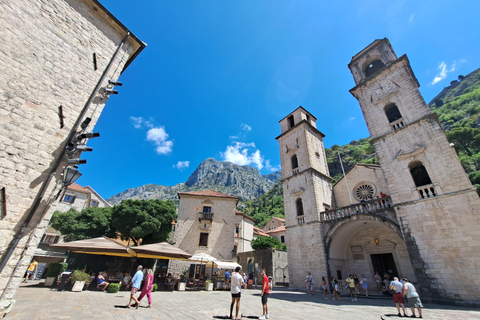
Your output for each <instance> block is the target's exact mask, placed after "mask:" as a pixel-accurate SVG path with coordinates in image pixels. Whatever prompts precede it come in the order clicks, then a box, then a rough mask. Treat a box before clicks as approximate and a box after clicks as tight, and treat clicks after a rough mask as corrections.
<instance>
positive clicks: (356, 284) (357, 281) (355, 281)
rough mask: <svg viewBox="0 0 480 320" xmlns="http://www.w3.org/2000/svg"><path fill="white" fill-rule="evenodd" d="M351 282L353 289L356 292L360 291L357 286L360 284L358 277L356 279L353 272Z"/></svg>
mask: <svg viewBox="0 0 480 320" xmlns="http://www.w3.org/2000/svg"><path fill="white" fill-rule="evenodd" d="M353 283H354V284H355V291H356V292H357V294H359V293H360V290H359V286H360V279H358V277H357V275H356V274H355V273H354V274H353Z"/></svg>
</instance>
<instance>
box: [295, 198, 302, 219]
mask: <svg viewBox="0 0 480 320" xmlns="http://www.w3.org/2000/svg"><path fill="white" fill-rule="evenodd" d="M296 204H297V216H303V203H302V199H301V198H298V199H297V202H296Z"/></svg>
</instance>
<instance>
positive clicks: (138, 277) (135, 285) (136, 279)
mask: <svg viewBox="0 0 480 320" xmlns="http://www.w3.org/2000/svg"><path fill="white" fill-rule="evenodd" d="M142 269H143V267H142V266H138V268H137V272H136V273H135V275H134V276H133V278H132V290H131V292H130V301H129V302H128V305H127V308H130V305H131V304H132V300H133V301H135V305H134V306H135V307H136V308H138V306H139V305H140V302H139V301H138V300H137V298H136V297H135V294H136V293H137V291H138V290H139V289H140V285H141V284H142V281H143V272H142Z"/></svg>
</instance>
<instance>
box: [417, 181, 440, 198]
mask: <svg viewBox="0 0 480 320" xmlns="http://www.w3.org/2000/svg"><path fill="white" fill-rule="evenodd" d="M417 191H418V195H419V196H420V198H422V199H426V198H432V197H435V196H437V192H436V191H435V187H434V186H433V184H427V185H424V186H420V187H417Z"/></svg>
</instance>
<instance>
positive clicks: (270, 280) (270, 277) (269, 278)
mask: <svg viewBox="0 0 480 320" xmlns="http://www.w3.org/2000/svg"><path fill="white" fill-rule="evenodd" d="M268 283H269V285H270V289H269V290H270V291H273V277H272V275H269V276H268Z"/></svg>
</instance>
